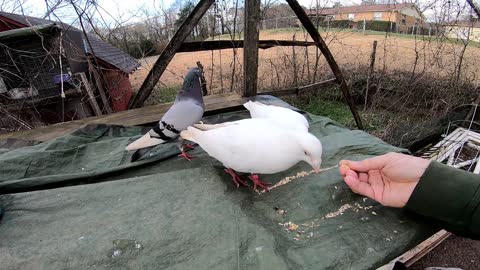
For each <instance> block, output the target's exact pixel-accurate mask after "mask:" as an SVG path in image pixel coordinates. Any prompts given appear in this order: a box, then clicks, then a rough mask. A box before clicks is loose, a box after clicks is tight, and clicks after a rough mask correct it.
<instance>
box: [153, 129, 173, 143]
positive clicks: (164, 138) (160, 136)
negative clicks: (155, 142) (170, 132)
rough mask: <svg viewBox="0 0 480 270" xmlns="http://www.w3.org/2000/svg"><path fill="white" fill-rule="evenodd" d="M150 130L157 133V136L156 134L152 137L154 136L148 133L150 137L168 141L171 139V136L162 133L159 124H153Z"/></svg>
mask: <svg viewBox="0 0 480 270" xmlns="http://www.w3.org/2000/svg"><path fill="white" fill-rule="evenodd" d="M152 130H153V131H155V133H157V134H158V137H157V136H155V137H154V136H152V135H150V137H152V138H159V139H162V140H164V141H166V142H167V141H170V140H171V139H172V138H170V137H168V136H167V135H165V134H164V133H163V130H161V129H160V125H155V126H154V127H153V128H152Z"/></svg>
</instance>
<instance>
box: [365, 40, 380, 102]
mask: <svg viewBox="0 0 480 270" xmlns="http://www.w3.org/2000/svg"><path fill="white" fill-rule="evenodd" d="M376 53H377V41H376V40H374V41H373V48H372V54H371V55H370V68H369V69H368V75H367V89H365V104H364V106H363V109H364V110H366V109H367V103H368V89H369V88H370V76H372V74H373V71H374V68H375V54H376Z"/></svg>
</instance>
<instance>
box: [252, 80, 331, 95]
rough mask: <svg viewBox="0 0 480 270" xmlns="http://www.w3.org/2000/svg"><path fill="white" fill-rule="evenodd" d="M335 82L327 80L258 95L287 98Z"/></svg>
mask: <svg viewBox="0 0 480 270" xmlns="http://www.w3.org/2000/svg"><path fill="white" fill-rule="evenodd" d="M336 82H337V79H335V78H334V79H328V80H325V81H321V82H318V83H313V84H309V85H305V86H299V87H294V88H288V89H281V90H272V91H267V92H261V93H259V94H260V95H271V96H276V97H281V96H288V95H298V94H300V93H301V92H308V91H314V90H318V89H320V88H324V87H328V86H331V85H333V84H335V83H336Z"/></svg>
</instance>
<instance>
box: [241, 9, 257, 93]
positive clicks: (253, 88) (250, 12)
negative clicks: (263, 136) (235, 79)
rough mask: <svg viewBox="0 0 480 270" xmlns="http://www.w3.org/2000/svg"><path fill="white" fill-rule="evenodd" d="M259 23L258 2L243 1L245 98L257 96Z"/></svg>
mask: <svg viewBox="0 0 480 270" xmlns="http://www.w3.org/2000/svg"><path fill="white" fill-rule="evenodd" d="M259 21H260V0H245V34H244V46H243V96H245V97H251V96H255V95H256V94H257V80H258V39H259V31H258V23H259Z"/></svg>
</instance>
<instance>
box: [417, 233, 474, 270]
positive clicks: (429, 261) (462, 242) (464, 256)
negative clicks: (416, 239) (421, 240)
mask: <svg viewBox="0 0 480 270" xmlns="http://www.w3.org/2000/svg"><path fill="white" fill-rule="evenodd" d="M427 267H452V268H454V267H455V268H460V269H463V270H477V269H480V241H475V240H471V239H467V238H462V237H458V236H453V235H452V236H450V237H449V238H447V240H445V241H444V242H443V243H441V244H440V245H439V246H438V247H436V248H435V249H434V250H432V251H431V252H430V253H428V254H427V255H425V257H423V258H422V259H420V260H419V261H418V262H416V263H415V264H414V265H412V266H411V267H410V268H409V269H411V270H423V269H425V268H427Z"/></svg>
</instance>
